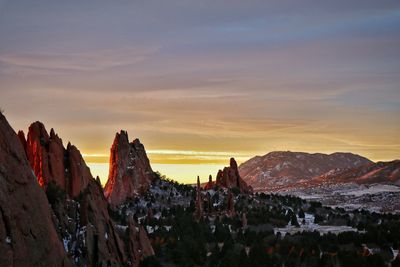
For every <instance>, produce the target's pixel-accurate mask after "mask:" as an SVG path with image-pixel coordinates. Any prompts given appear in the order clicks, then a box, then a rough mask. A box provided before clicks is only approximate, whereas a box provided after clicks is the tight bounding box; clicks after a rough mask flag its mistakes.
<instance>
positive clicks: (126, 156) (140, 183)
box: [104, 131, 155, 206]
mask: <svg viewBox="0 0 400 267" xmlns="http://www.w3.org/2000/svg"><path fill="white" fill-rule="evenodd" d="M154 177H155V175H154V172H153V170H152V169H151V166H150V162H149V159H148V158H147V155H146V150H145V148H144V146H143V145H142V144H141V143H140V141H139V139H135V140H134V141H133V142H132V143H129V139H128V134H127V132H125V131H121V132H120V133H117V134H116V135H115V139H114V142H113V144H112V147H111V154H110V170H109V175H108V180H107V183H106V186H105V187H104V194H105V196H106V198H107V200H108V202H109V203H110V204H111V205H112V206H117V205H119V204H122V203H123V202H124V201H126V199H127V198H132V197H134V196H135V195H137V194H139V193H141V192H145V191H147V190H148V189H149V187H150V184H151V182H152V181H153V179H154Z"/></svg>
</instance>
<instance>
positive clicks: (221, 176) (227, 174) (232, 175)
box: [216, 158, 252, 193]
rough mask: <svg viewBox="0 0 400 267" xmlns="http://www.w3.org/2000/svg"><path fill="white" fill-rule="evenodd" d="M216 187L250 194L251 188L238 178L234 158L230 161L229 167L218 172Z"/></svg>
mask: <svg viewBox="0 0 400 267" xmlns="http://www.w3.org/2000/svg"><path fill="white" fill-rule="evenodd" d="M216 185H218V186H220V187H223V188H229V189H230V188H234V187H236V188H238V189H239V190H240V191H241V192H243V193H251V192H252V188H251V186H248V185H247V183H246V182H245V181H244V180H243V179H242V178H241V177H240V175H239V170H238V166H237V163H236V161H235V159H234V158H231V159H230V164H229V167H225V168H224V169H223V170H219V171H218V174H217V179H216Z"/></svg>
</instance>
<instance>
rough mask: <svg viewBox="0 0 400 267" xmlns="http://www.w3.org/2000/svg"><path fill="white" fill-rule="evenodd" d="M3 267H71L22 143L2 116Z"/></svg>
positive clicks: (0, 254) (0, 201)
mask: <svg viewBox="0 0 400 267" xmlns="http://www.w3.org/2000/svg"><path fill="white" fill-rule="evenodd" d="M19 137H20V138H21V135H20V136H19ZM37 148H38V149H39V147H37ZM0 265H1V266H71V262H70V261H69V259H68V258H67V256H66V253H65V251H64V248H63V245H62V243H61V241H60V239H59V238H58V236H57V232H56V230H55V227H54V224H53V221H52V217H51V210H50V207H49V203H48V201H47V198H46V195H45V193H44V191H43V190H42V189H41V188H40V186H39V185H38V183H37V181H36V178H35V177H34V175H33V173H32V170H31V168H30V165H29V163H28V161H27V158H26V155H25V152H24V148H23V145H21V141H20V139H19V138H18V136H17V134H16V133H15V132H14V130H13V129H12V128H11V127H10V125H9V124H8V122H7V120H6V119H5V117H4V116H3V115H2V114H0Z"/></svg>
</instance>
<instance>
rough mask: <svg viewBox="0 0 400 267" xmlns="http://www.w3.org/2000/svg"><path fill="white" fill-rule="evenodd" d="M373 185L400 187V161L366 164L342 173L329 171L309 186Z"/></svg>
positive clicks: (315, 178) (313, 180)
mask: <svg viewBox="0 0 400 267" xmlns="http://www.w3.org/2000/svg"><path fill="white" fill-rule="evenodd" d="M349 182H352V183H357V184H373V183H387V184H395V185H399V186H400V160H394V161H390V162H377V163H368V164H366V165H363V166H359V167H355V168H351V169H348V170H344V171H339V172H337V171H336V172H335V171H331V172H328V173H325V174H323V175H320V176H317V177H314V178H313V179H312V180H311V181H310V182H309V183H310V184H314V183H316V184H323V183H327V184H329V183H330V184H340V183H349Z"/></svg>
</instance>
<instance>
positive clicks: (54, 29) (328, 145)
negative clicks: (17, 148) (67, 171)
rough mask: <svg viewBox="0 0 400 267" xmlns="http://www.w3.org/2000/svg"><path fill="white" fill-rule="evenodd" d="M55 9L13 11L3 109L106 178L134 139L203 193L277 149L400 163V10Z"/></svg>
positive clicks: (1, 8) (44, 5)
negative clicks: (227, 172)
mask: <svg viewBox="0 0 400 267" xmlns="http://www.w3.org/2000/svg"><path fill="white" fill-rule="evenodd" d="M35 2H36V1H35ZM55 2H56V1H48V0H44V1H38V2H37V3H35V4H34V5H33V4H32V2H31V1H0V81H1V82H0V107H1V108H3V109H4V110H5V114H6V115H7V117H8V118H9V121H10V122H12V126H13V128H14V129H16V130H18V129H22V130H25V131H26V130H27V128H28V126H29V124H30V123H31V122H33V121H36V120H40V121H42V122H43V123H44V124H45V125H46V126H47V127H53V128H55V130H56V132H57V133H58V134H59V135H60V136H61V137H63V138H64V140H63V141H64V144H66V143H67V142H68V141H71V143H73V144H74V145H76V146H77V147H78V148H79V149H80V151H81V152H82V153H83V154H84V157H85V159H86V161H87V162H88V163H89V165H90V166H91V168H92V172H93V173H94V174H96V175H97V174H98V175H100V176H102V177H101V179H102V180H103V181H105V179H106V178H107V177H106V175H107V171H106V168H107V167H104V166H107V164H108V162H109V149H110V147H111V143H112V141H113V138H114V135H115V133H116V132H117V131H119V130H120V129H124V130H127V131H128V133H129V138H130V140H133V139H134V138H139V139H140V140H141V142H142V143H143V144H144V145H145V147H146V150H147V153H148V156H149V158H150V161H151V163H152V164H153V169H154V170H158V169H159V170H160V171H161V172H165V174H166V175H168V176H173V177H171V178H176V179H179V180H181V181H184V182H190V183H191V182H195V178H196V176H197V175H198V174H201V175H207V173H209V174H212V175H213V176H214V175H215V174H216V172H215V171H216V170H217V169H218V168H220V167H222V166H225V165H227V164H228V162H229V158H230V157H235V158H236V159H237V161H238V162H239V163H240V162H243V161H245V160H247V159H249V158H251V157H253V156H255V155H264V154H266V153H268V152H270V151H275V150H284V151H286V150H291V151H304V152H323V153H332V152H336V151H343V152H353V153H357V154H361V155H363V156H365V157H368V158H370V159H371V160H374V161H379V160H392V159H395V158H400V120H399V118H400V89H399V84H400V75H399V73H400V54H399V47H400V35H399V27H400V2H399V1H386V0H385V1H350V2H351V3H350V2H348V1H331V2H329V3H328V2H324V3H322V1H306V2H307V5H304V3H300V2H298V1H293V2H290V1H250V2H254V4H253V5H250V4H249V3H247V1H229V4H228V1H175V0H174V1H161V2H159V3H156V2H155V1H103V0H100V1H96V5H93V3H91V2H90V1H83V2H81V1H75V0H74V1H72V2H76V3H75V4H71V1H66V2H65V3H60V2H58V1H57V4H56V3H55ZM67 2H68V4H67ZM305 6H307V8H306V7H305ZM311 7H312V8H311ZM48 130H49V129H48ZM66 138H67V139H66ZM96 164H97V165H96ZM98 164H103V165H98ZM210 166H211V169H210V168H209V167H210ZM206 167H207V168H209V169H210V171H206ZM204 179H206V177H204Z"/></svg>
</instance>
